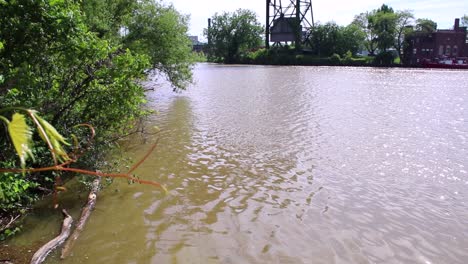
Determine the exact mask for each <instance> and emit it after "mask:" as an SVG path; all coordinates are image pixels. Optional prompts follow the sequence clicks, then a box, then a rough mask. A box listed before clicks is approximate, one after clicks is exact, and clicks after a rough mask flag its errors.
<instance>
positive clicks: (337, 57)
mask: <svg viewBox="0 0 468 264" xmlns="http://www.w3.org/2000/svg"><path fill="white" fill-rule="evenodd" d="M330 62H331V63H333V64H336V65H339V64H340V62H341V57H340V55H338V54H336V53H333V54H332V55H331V56H330Z"/></svg>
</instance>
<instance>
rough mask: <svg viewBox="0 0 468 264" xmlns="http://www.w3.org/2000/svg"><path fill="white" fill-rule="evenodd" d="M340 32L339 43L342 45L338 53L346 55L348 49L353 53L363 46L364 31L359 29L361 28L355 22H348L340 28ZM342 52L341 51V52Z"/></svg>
mask: <svg viewBox="0 0 468 264" xmlns="http://www.w3.org/2000/svg"><path fill="white" fill-rule="evenodd" d="M341 32H342V41H341V44H342V45H343V47H342V48H341V51H340V53H339V54H341V55H346V53H347V52H348V51H350V52H351V54H353V55H355V54H356V53H357V52H358V51H359V50H360V49H361V47H363V46H364V42H365V40H366V33H365V32H364V31H362V30H361V28H360V27H359V26H357V25H355V24H352V23H351V24H349V25H348V26H346V27H342V28H341ZM343 51H344V53H341V52H343Z"/></svg>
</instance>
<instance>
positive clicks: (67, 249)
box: [60, 177, 101, 259]
mask: <svg viewBox="0 0 468 264" xmlns="http://www.w3.org/2000/svg"><path fill="white" fill-rule="evenodd" d="M100 184H101V178H100V177H99V178H96V179H95V180H94V181H93V184H92V189H91V191H90V192H89V195H88V202H87V203H86V206H85V207H84V208H83V210H82V211H81V217H80V220H79V222H78V225H77V226H76V228H75V230H74V231H73V233H72V235H71V236H70V238H69V239H68V240H67V242H66V243H65V246H63V248H62V255H61V256H60V258H61V259H65V258H66V257H68V256H69V255H70V253H71V250H72V248H73V246H74V244H75V241H76V240H77V239H78V237H79V236H80V234H81V231H83V228H84V226H85V224H86V222H87V221H88V218H89V216H90V215H91V212H92V211H93V210H94V207H95V206H96V198H97V193H98V192H99V186H100Z"/></svg>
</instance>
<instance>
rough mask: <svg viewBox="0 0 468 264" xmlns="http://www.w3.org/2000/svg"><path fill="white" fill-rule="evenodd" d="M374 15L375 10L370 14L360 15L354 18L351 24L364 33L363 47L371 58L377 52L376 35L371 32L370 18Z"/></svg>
mask: <svg viewBox="0 0 468 264" xmlns="http://www.w3.org/2000/svg"><path fill="white" fill-rule="evenodd" d="M374 15H375V10H374V11H371V12H365V13H361V14H359V15H357V16H355V17H354V20H353V22H352V23H351V24H353V25H356V26H357V27H359V28H360V29H361V31H362V32H364V36H365V39H364V47H365V48H366V50H367V51H368V52H369V54H370V55H371V56H374V55H375V51H376V50H377V35H376V32H375V31H374V30H373V24H372V17H373V16H374Z"/></svg>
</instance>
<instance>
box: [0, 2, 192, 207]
mask: <svg viewBox="0 0 468 264" xmlns="http://www.w3.org/2000/svg"><path fill="white" fill-rule="evenodd" d="M140 25H141V26H140ZM124 29H125V32H126V34H123V30H124ZM186 33H187V17H185V16H182V15H180V14H179V13H177V12H176V11H175V9H174V8H173V7H172V6H168V5H164V4H162V3H161V2H154V1H151V0H117V1H110V0H109V1H101V0H87V1H66V0H43V1H35V0H16V1H2V0H0V109H11V107H17V106H22V107H24V108H27V109H36V110H38V111H40V112H42V113H44V119H47V120H50V123H51V125H52V126H54V127H55V128H56V129H57V131H59V132H60V133H61V134H67V135H69V134H71V132H72V130H73V126H75V125H76V124H80V123H89V124H91V125H93V126H94V127H96V128H97V129H98V131H99V133H98V134H97V135H96V137H95V144H94V145H93V151H92V152H91V155H87V156H86V157H84V158H82V159H80V162H81V164H80V166H81V167H86V168H89V169H95V168H96V167H98V166H99V164H98V162H99V161H101V160H102V159H103V157H104V155H105V152H104V151H105V150H106V149H108V148H109V147H110V146H111V144H112V142H113V141H114V140H115V139H117V138H119V137H121V136H122V135H124V134H127V133H129V132H130V131H129V130H130V129H131V127H132V126H133V124H134V123H136V120H137V119H138V118H139V117H142V116H144V115H145V114H146V113H147V112H146V111H145V110H143V108H142V106H143V104H144V103H145V89H144V88H143V87H142V86H141V81H142V80H144V79H145V77H146V74H147V72H148V70H149V69H152V68H156V69H157V70H159V71H161V72H163V73H165V74H166V75H167V76H168V79H169V80H170V81H171V83H172V84H173V85H174V86H176V87H182V88H183V87H184V85H185V84H186V83H187V82H188V81H190V78H191V73H190V68H191V65H192V62H191V51H190V48H189V45H188V37H187V34H186ZM13 112H14V111H13ZM13 112H12V113H11V114H14V113H13ZM75 132H76V131H75ZM6 133H7V132H6V130H5V129H4V126H1V125H0V149H2V151H0V168H1V167H3V168H5V167H18V161H17V159H16V158H15V155H16V154H15V151H14V149H13V148H12V145H11V144H10V141H9V140H8V137H7V136H6ZM79 133H84V132H79V131H78V132H77V136H78V137H80V134H79ZM34 154H35V156H36V159H35V161H33V162H32V163H31V164H30V165H31V166H34V167H43V166H44V165H48V164H51V162H52V159H51V157H50V155H48V148H47V146H46V145H45V144H44V143H38V145H37V146H36V147H35V148H34ZM28 166H29V165H28ZM47 178H53V176H52V175H51V174H48V175H46V176H45V177H38V175H36V174H34V173H31V174H27V175H25V176H24V177H22V176H21V174H15V173H9V174H0V187H2V186H23V187H24V188H17V189H15V190H18V193H20V194H18V193H14V192H10V193H12V194H15V195H16V194H18V195H17V196H15V197H17V198H14V199H13V198H12V199H9V200H8V203H9V204H15V203H17V202H18V201H19V200H28V199H22V198H21V199H20V198H18V197H21V196H26V197H31V194H28V193H27V190H28V188H31V187H34V186H36V185H37V183H39V184H41V185H42V187H46V188H50V187H51V183H50V182H48V181H47V180H45V179H47ZM10 189H11V188H10ZM0 200H1V199H0ZM0 202H1V201H0ZM3 205H4V204H2V206H1V208H2V209H3V208H7V206H3ZM0 213H1V211H0Z"/></svg>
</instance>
